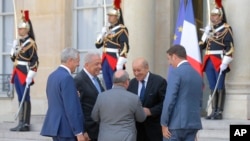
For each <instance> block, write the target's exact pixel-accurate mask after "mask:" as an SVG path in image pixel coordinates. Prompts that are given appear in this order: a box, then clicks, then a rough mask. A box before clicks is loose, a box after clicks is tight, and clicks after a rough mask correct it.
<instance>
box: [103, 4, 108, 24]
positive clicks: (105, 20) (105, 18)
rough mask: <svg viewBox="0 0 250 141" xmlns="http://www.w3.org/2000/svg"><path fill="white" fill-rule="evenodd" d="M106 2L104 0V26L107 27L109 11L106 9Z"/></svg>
mask: <svg viewBox="0 0 250 141" xmlns="http://www.w3.org/2000/svg"><path fill="white" fill-rule="evenodd" d="M106 6H107V5H106V0H103V11H104V19H103V20H104V26H105V27H106V26H107V9H106Z"/></svg>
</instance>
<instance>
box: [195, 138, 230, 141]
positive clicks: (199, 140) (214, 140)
mask: <svg viewBox="0 0 250 141" xmlns="http://www.w3.org/2000/svg"><path fill="white" fill-rule="evenodd" d="M196 141H229V139H221V138H197V140H196Z"/></svg>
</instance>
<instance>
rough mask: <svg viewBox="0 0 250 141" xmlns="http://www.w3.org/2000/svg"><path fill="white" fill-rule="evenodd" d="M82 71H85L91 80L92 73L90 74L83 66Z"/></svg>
mask: <svg viewBox="0 0 250 141" xmlns="http://www.w3.org/2000/svg"><path fill="white" fill-rule="evenodd" d="M83 71H85V73H86V74H87V75H88V77H89V78H90V80H93V78H94V77H96V76H93V75H92V74H90V73H89V72H88V71H87V70H86V69H85V68H83Z"/></svg>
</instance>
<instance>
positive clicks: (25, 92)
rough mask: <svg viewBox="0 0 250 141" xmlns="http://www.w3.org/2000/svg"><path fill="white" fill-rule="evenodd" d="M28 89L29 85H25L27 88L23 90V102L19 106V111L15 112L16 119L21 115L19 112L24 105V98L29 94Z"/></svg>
mask: <svg viewBox="0 0 250 141" xmlns="http://www.w3.org/2000/svg"><path fill="white" fill-rule="evenodd" d="M28 89H29V86H27V85H26V86H25V89H24V92H23V97H22V100H21V103H20V105H19V108H18V111H17V113H16V114H15V120H16V119H17V117H18V115H19V113H20V110H21V109H22V107H23V102H24V99H25V97H26V94H27V91H28Z"/></svg>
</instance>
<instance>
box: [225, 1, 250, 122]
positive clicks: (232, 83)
mask: <svg viewBox="0 0 250 141" xmlns="http://www.w3.org/2000/svg"><path fill="white" fill-rule="evenodd" d="M223 5H224V8H225V12H226V17H227V22H228V24H230V25H231V26H232V28H233V33H234V36H233V37H234V46H235V52H234V54H233V58H234V60H233V62H232V63H231V65H230V67H231V72H229V73H228V74H227V78H226V88H227V95H226V103H225V108H224V109H225V110H224V118H228V119H250V65H249V60H250V55H249V54H250V48H249V37H248V33H249V32H250V17H249V13H250V9H249V7H248V5H249V1H248V0H241V1H240V2H238V1H235V0H226V1H223Z"/></svg>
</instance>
